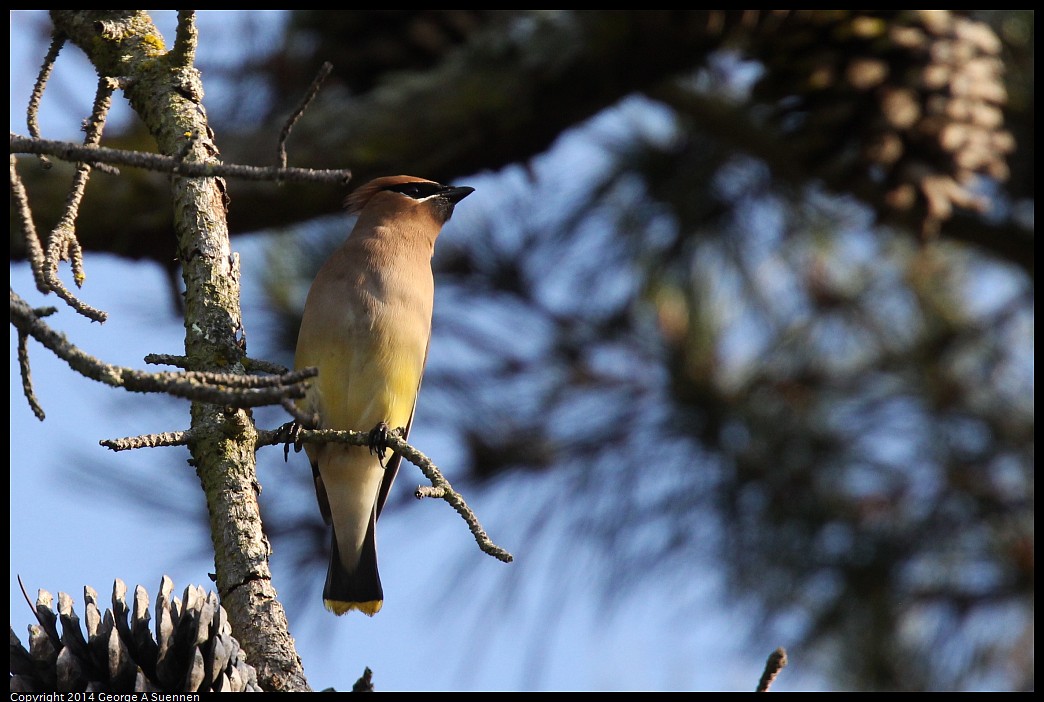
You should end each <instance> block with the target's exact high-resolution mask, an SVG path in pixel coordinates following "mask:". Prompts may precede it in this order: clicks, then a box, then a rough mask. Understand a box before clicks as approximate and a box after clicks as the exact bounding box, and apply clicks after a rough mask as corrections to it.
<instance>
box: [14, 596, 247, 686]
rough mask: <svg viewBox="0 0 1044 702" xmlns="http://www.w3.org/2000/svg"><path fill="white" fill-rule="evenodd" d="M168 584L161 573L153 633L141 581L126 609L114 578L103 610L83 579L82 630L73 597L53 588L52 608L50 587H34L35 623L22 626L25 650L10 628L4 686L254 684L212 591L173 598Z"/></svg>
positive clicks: (125, 599) (124, 598) (147, 598)
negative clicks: (7, 675)
mask: <svg viewBox="0 0 1044 702" xmlns="http://www.w3.org/2000/svg"><path fill="white" fill-rule="evenodd" d="M173 589H174V584H173V582H171V580H170V578H168V577H167V576H163V579H162V580H161V581H160V597H159V600H158V601H157V603H156V625H155V638H153V634H152V632H150V631H149V620H150V619H151V618H152V617H151V615H150V614H149V609H148V607H149V597H148V593H146V592H145V588H143V587H141V586H140V585H139V586H138V587H136V588H135V589H134V606H133V610H131V608H130V607H129V606H128V603H127V586H126V585H125V584H124V583H123V581H122V580H119V579H117V580H116V582H115V583H114V584H113V588H112V609H111V610H105V614H104V615H102V614H101V613H100V610H99V608H98V593H97V592H96V591H95V590H94V588H92V587H89V586H88V587H84V589H83V597H84V601H85V602H86V618H87V637H86V638H84V636H83V632H82V631H81V629H80V618H79V617H78V616H77V615H76V612H74V611H73V606H72V598H71V597H69V596H68V595H66V594H65V593H64V592H60V593H58V614H57V615H56V614H55V613H54V611H53V610H52V605H53V603H54V598H53V597H52V596H51V593H49V592H47V591H46V590H40V591H39V595H38V597H37V600H36V617H37V620H38V622H39V623H38V624H33V625H31V626H30V627H29V650H28V651H26V650H25V648H24V647H23V646H22V643H21V641H19V639H18V637H17V636H16V635H15V632H14V628H13V627H12V628H11V692H111V693H128V692H167V693H172V692H260V691H261V688H260V687H259V686H258V684H257V673H256V671H255V670H254V668H253V667H252V666H250V665H249V664H247V662H246V658H245V655H244V653H243V651H242V650H241V649H240V648H239V642H238V641H236V640H235V639H234V638H232V627H231V626H230V625H229V623H228V616H227V615H226V613H225V610H224V609H223V608H222V607H221V605H220V604H219V603H218V600H217V595H215V594H214V593H212V592H211V593H204V591H203V588H201V587H193V586H189V587H187V588H185V593H184V597H183V599H182V600H178V598H176V597H171V592H172V591H173ZM128 614H129V615H130V619H129V621H128ZM59 619H60V620H61V625H62V626H61V629H62V630H61V634H59V633H58V627H57V621H58V620H59Z"/></svg>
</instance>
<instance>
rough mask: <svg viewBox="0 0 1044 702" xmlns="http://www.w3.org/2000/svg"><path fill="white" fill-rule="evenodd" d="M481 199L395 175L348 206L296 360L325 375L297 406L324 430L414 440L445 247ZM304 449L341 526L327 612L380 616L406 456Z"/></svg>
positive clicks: (336, 447)
mask: <svg viewBox="0 0 1044 702" xmlns="http://www.w3.org/2000/svg"><path fill="white" fill-rule="evenodd" d="M472 192H474V188H468V187H453V186H449V185H441V184H439V183H434V182H432V181H430V180H424V179H423V178H414V177H412V176H388V177H385V178H377V179H376V180H373V181H371V182H369V183H367V184H366V185H364V186H362V187H360V188H359V189H358V190H356V191H355V192H354V193H352V194H351V195H350V196H349V197H348V199H347V200H346V204H347V206H348V211H349V212H350V213H358V215H359V219H358V221H356V223H355V228H354V229H352V232H351V234H349V235H348V239H347V240H346V241H345V242H344V244H343V245H342V246H341V247H340V248H339V249H337V251H335V252H334V253H333V254H332V255H331V256H330V258H329V260H327V261H326V263H325V264H323V267H322V268H321V269H320V270H319V273H318V274H317V275H316V277H315V281H314V282H313V283H312V288H311V290H309V292H308V300H307V301H306V302H305V307H304V313H303V316H302V318H301V332H300V334H299V336H298V339H297V355H296V357H295V359H294V366H295V367H296V368H305V367H308V366H316V367H317V368H318V369H319V376H318V378H316V379H315V381H313V383H312V386H311V388H310V389H309V391H308V394H307V395H306V397H305V398H304V399H302V400H299V401H298V406H299V407H300V408H301V409H302V410H303V411H304V412H305V413H306V414H308V415H316V416H318V417H319V428H322V429H339V430H345V429H351V430H354V431H367V432H371V431H372V432H374V434H373V435H374V436H379V433H380V431H381V430H382V429H383V430H385V431H386V430H387V429H389V428H390V429H396V428H399V427H404V428H405V432H406V434H407V435H408V434H409V431H410V424H412V422H413V410H414V407H415V405H416V401H417V393H418V391H419V390H420V384H421V376H422V375H423V373H424V364H425V362H426V361H427V358H428V340H429V337H430V335H431V312H432V301H433V297H434V292H435V291H434V287H435V286H434V280H433V277H432V272H431V257H432V253H433V252H434V247H435V238H436V237H437V236H438V235H439V232H440V231H441V230H442V225H443V224H445V223H446V221H447V220H449V218H450V215H452V214H453V207H454V206H455V205H456V204H457V203H458V202H460V201H461V200H463V199H464V198H465V197H467V196H468V195H470V194H471V193H472ZM306 450H307V453H308V458H309V460H310V461H311V462H312V473H313V476H314V478H315V492H316V497H317V498H318V500H319V510H320V512H322V515H323V519H325V520H326V523H327V524H330V525H332V526H333V539H332V541H333V547H332V554H331V556H330V568H329V571H328V572H327V575H326V586H325V587H324V588H323V602H324V603H325V604H326V608H327V609H329V610H330V611H332V612H333V613H334V614H344V613H345V612H348V611H350V610H353V609H358V610H360V611H361V612H363V613H365V614H368V615H370V616H373V615H374V614H376V613H377V612H378V611H379V610H380V608H381V605H382V603H383V600H384V591H383V589H382V588H381V578H380V575H379V574H378V572H377V544H376V541H375V538H374V529H375V527H376V523H377V517H379V516H380V514H381V509H382V508H383V507H384V503H385V501H387V499H388V491H389V490H390V488H391V485H392V481H394V480H395V474H396V472H397V471H398V469H399V461H400V459H401V456H399V455H398V454H395V455H391V456H387V455H386V451H387V449H385V448H383V447H381V448H380V449H378V450H377V451H376V453H375V452H374V451H372V450H371V449H369V448H367V447H363V446H346V445H345V444H336V443H327V444H316V445H308V446H307V447H306ZM382 463H383V465H382Z"/></svg>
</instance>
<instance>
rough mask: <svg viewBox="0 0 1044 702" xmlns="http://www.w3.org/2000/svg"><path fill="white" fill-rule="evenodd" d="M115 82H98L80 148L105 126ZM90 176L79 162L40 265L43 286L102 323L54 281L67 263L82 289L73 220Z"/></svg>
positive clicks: (79, 252) (85, 165) (101, 317)
mask: <svg viewBox="0 0 1044 702" xmlns="http://www.w3.org/2000/svg"><path fill="white" fill-rule="evenodd" d="M115 86H116V83H115V82H114V81H111V80H109V79H108V78H105V77H104V76H103V77H101V78H99V79H98V88H97V90H96V91H95V95H94V106H93V108H92V110H91V116H90V118H89V119H88V120H87V121H86V122H85V123H84V131H85V132H86V135H85V136H84V146H96V145H97V144H98V142H99V141H100V140H101V135H102V130H103V128H104V126H105V117H106V115H107V114H108V111H109V107H110V106H111V105H112V91H113V90H114V88H115ZM90 175H91V164H90V163H87V162H84V161H81V162H79V163H77V164H76V173H75V174H74V175H73V181H72V184H71V185H70V186H69V194H68V196H67V197H66V199H65V209H64V210H63V212H62V215H61V217H60V218H59V220H58V223H57V224H56V225H55V227H54V229H53V230H52V231H51V237H50V240H49V241H48V243H47V254H46V259H45V260H46V265H45V266H44V279H45V281H46V283H47V287H48V288H50V289H51V290H53V291H54V292H55V294H57V295H58V297H60V298H62V299H63V300H65V301H66V302H67V303H68V304H69V306H70V307H72V308H73V309H74V310H76V311H77V312H79V313H80V314H82V315H84V316H85V317H88V318H89V319H93V320H95V321H97V322H104V321H105V319H106V317H107V315H106V314H105V313H104V312H102V311H101V310H99V309H96V308H94V307H91V306H90V305H88V304H87V303H85V302H83V301H81V300H79V299H78V298H76V297H75V296H74V295H73V294H72V293H71V292H69V291H68V290H67V289H66V288H65V286H64V285H63V284H62V282H61V280H59V278H58V263H59V261H69V262H70V263H71V264H72V270H73V281H74V282H75V283H76V286H77V287H82V286H83V281H84V279H85V277H86V276H85V275H84V272H83V250H82V249H81V248H80V242H79V241H78V240H77V239H76V217H77V215H78V214H79V211H80V202H81V201H82V200H83V192H84V189H85V188H86V187H87V181H88V180H89V179H90Z"/></svg>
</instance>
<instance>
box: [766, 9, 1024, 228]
mask: <svg viewBox="0 0 1044 702" xmlns="http://www.w3.org/2000/svg"><path fill="white" fill-rule="evenodd" d="M768 48H770V49H771V50H767V51H765V52H764V54H763V56H764V60H765V63H766V66H767V68H768V71H767V78H766V79H765V80H763V81H762V82H761V83H759V85H758V86H757V90H756V95H758V96H759V97H760V98H762V99H767V100H770V101H773V102H775V105H776V110H777V112H776V118H777V120H778V121H779V123H780V124H781V125H782V126H783V128H784V131H785V132H786V133H787V134H788V136H790V137H793V138H795V139H800V140H802V141H803V143H804V147H805V148H804V149H803V152H804V153H806V154H808V159H809V163H808V165H809V167H810V168H811V170H812V172H819V173H821V174H823V175H824V176H826V177H827V179H828V180H836V181H838V182H841V183H843V184H844V185H845V186H846V189H848V190H849V191H851V192H855V193H863V194H864V195H865V196H867V197H868V199H869V201H871V202H875V204H877V206H878V207H879V208H880V209H882V210H884V211H885V212H887V213H891V214H893V215H903V214H914V215H916V216H918V217H919V218H920V220H921V222H922V225H923V227H924V230H925V232H926V233H929V234H932V233H934V232H935V231H937V230H938V227H939V225H940V224H941V223H942V222H944V221H946V220H947V219H949V218H950V216H951V214H952V211H953V209H954V208H967V209H974V210H981V209H983V208H985V206H986V200H985V198H981V197H979V196H977V195H976V194H975V192H974V191H973V190H972V189H971V187H969V186H970V185H971V184H972V182H973V181H974V179H975V177H976V176H979V175H985V176H988V177H991V178H993V179H995V180H999V181H1003V180H1006V179H1007V177H1008V167H1007V164H1006V158H1005V157H1006V156H1007V155H1008V154H1009V153H1011V151H1013V150H1014V148H1015V144H1014V139H1013V138H1012V135H1011V133H1010V132H1009V131H1007V130H1006V129H1004V114H1003V109H1004V106H1005V103H1006V101H1007V91H1006V89H1005V86H1004V82H1003V75H1002V73H1003V62H1002V60H1001V48H1002V46H1001V42H1000V39H998V38H997V35H996V34H995V33H994V32H993V30H992V29H991V28H990V27H989V26H988V25H987V24H985V23H983V22H978V21H976V20H974V19H972V18H970V17H967V16H963V15H962V14H960V13H959V12H958V11H953V10H874V11H850V10H804V11H793V12H792V13H791V14H790V15H789V16H788V17H787V18H786V20H785V22H784V23H783V26H782V27H780V28H779V31H777V32H775V33H774V34H773V35H772V39H771V41H770V42H769V47H768ZM795 88H797V90H796V91H795ZM882 185H883V186H884V187H881V186H882ZM875 193H883V196H879V195H875Z"/></svg>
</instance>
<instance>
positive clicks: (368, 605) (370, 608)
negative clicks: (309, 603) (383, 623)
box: [323, 600, 384, 617]
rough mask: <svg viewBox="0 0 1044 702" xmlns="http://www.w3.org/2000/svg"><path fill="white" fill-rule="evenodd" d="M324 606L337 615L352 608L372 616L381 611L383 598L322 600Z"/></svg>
mask: <svg viewBox="0 0 1044 702" xmlns="http://www.w3.org/2000/svg"><path fill="white" fill-rule="evenodd" d="M323 604H324V605H326V608H327V609H328V610H330V611H331V612H333V613H334V614H336V615H337V616H338V617H339V616H341V615H342V614H345V613H347V612H351V611H352V610H353V609H357V610H359V611H360V612H362V613H363V614H365V615H366V616H368V617H372V616H373V615H375V614H377V613H378V612H380V611H381V606H382V605H383V604H384V600H370V601H369V602H341V601H339V600H323Z"/></svg>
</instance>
